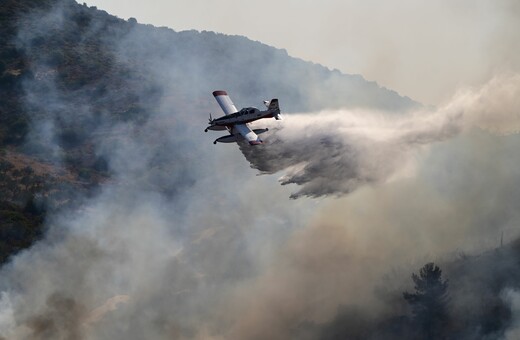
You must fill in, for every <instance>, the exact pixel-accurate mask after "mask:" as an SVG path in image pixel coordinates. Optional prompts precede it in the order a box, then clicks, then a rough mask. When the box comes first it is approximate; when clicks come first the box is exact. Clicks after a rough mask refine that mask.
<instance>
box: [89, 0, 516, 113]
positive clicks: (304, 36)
mask: <svg viewBox="0 0 520 340" xmlns="http://www.w3.org/2000/svg"><path fill="white" fill-rule="evenodd" d="M80 2H81V1H80ZM87 4H88V5H91V6H97V7H98V8H100V9H104V10H106V11H107V12H109V13H111V14H114V15H117V16H119V17H121V18H124V19H128V18H129V17H135V18H136V19H137V20H138V22H140V23H147V24H153V25H156V26H167V27H170V28H173V29H174V30H176V31H181V30H188V29H195V30H199V31H202V30H208V31H216V32H221V33H226V34H236V35H244V36H247V37H249V38H250V39H253V40H258V41H261V42H263V43H266V44H268V45H272V46H275V47H278V48H284V49H286V50H287V51H288V53H289V54H290V55H291V56H294V57H298V58H302V59H304V60H309V61H313V62H316V63H320V64H323V65H325V66H327V67H329V68H331V69H333V68H336V69H339V70H340V71H342V72H344V73H350V74H361V75H363V76H364V77H365V78H366V79H368V80H375V81H377V82H378V83H379V84H380V85H383V86H386V87H388V88H391V89H393V90H396V91H398V92H399V93H400V94H403V95H407V96H410V97H412V98H413V99H416V100H418V101H421V102H423V103H425V104H439V103H441V102H443V101H445V100H447V99H449V98H450V97H451V96H452V95H453V93H454V92H455V90H456V89H457V88H458V87H460V86H466V85H480V84H482V83H483V82H485V81H486V80H488V79H489V78H490V77H492V76H493V75H494V74H496V73H501V72H508V71H511V70H513V71H515V72H516V71H518V70H520V61H519V59H520V58H518V57H517V56H518V53H520V2H518V1H516V0H500V1H491V0H459V1H452V0H440V1H418V0H400V1H399V2H398V3H397V2H395V1H382V0H341V1H340V0H324V1H310V0H285V1H275V0H263V1H238V0H220V1H214V0H176V1H168V0H149V1H146V2H145V1H142V0H88V1H87Z"/></svg>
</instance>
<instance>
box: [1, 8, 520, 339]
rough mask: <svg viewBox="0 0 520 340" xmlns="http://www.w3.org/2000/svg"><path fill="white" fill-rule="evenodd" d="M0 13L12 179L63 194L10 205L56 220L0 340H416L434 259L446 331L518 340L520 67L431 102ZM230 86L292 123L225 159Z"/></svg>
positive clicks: (76, 23)
mask: <svg viewBox="0 0 520 340" xmlns="http://www.w3.org/2000/svg"><path fill="white" fill-rule="evenodd" d="M0 8H2V12H1V13H2V15H3V16H2V26H3V27H2V30H3V33H5V32H7V33H8V34H3V35H2V36H3V38H2V39H5V41H3V42H4V46H6V48H5V49H4V50H3V51H2V54H1V56H2V58H3V59H2V60H3V66H2V68H3V69H2V70H1V71H2V72H3V75H2V78H1V86H2V89H3V90H4V92H3V93H6V94H8V95H9V96H6V97H4V98H1V99H2V101H1V102H0V103H1V105H2V106H1V109H2V116H3V117H2V120H1V122H2V129H1V130H0V132H1V137H2V143H3V144H2V150H3V152H2V154H1V155H0V157H1V159H2V161H3V162H4V163H9V164H12V167H11V168H6V169H7V170H5V171H4V170H2V171H4V172H2V174H3V176H4V177H3V180H4V181H5V182H7V180H8V179H14V180H16V179H19V180H20V183H21V184H20V186H21V187H22V188H28V187H29V184H24V183H25V182H23V181H22V179H23V180H24V181H29V180H31V179H32V178H33V177H31V176H25V177H23V176H22V175H17V174H16V173H14V172H15V171H16V170H20V169H21V168H22V167H23V166H27V165H28V166H30V167H31V168H32V169H33V170H32V171H33V172H34V173H35V176H36V175H37V176H43V178H44V179H45V180H46V181H47V182H46V183H49V184H48V186H46V185H43V184H42V185H38V186H36V189H35V190H34V192H31V195H29V196H28V197H25V196H24V195H22V194H21V193H19V191H20V190H18V191H16V190H11V191H9V190H7V189H6V190H5V192H6V193H8V194H9V195H11V196H9V197H10V199H9V202H8V203H9V205H7V203H6V205H5V206H6V207H7V206H9V207H11V206H16V205H20V206H23V207H24V209H25V210H24V211H29V212H31V211H33V210H37V211H38V212H39V213H41V214H43V215H42V216H43V217H42V218H43V219H44V222H43V224H42V225H43V231H42V235H41V236H40V237H38V238H37V240H35V241H34V242H33V243H32V245H31V246H30V247H26V248H25V249H23V250H21V249H18V250H17V251H16V252H13V253H12V254H11V256H10V257H9V258H8V260H7V261H6V262H5V263H4V264H3V265H2V267H1V271H0V292H1V293H0V337H1V336H3V337H4V338H6V339H171V338H173V339H188V338H189V339H192V338H195V339H208V338H209V339H212V338H213V339H265V338H269V339H288V338H300V339H306V338H307V339H328V338H351V339H356V338H359V339H361V338H363V339H366V338H371V339H392V338H396V339H397V338H400V339H401V338H407V337H408V338H411V337H413V336H417V334H416V333H414V332H415V331H417V330H414V328H416V327H415V326H416V325H415V324H414V319H413V318H412V317H411V310H410V306H408V305H407V302H406V301H405V300H404V299H403V295H402V293H403V292H404V291H411V290H413V282H412V280H411V279H410V275H411V274H412V272H417V271H418V270H419V268H420V267H421V266H422V265H423V264H425V263H427V262H431V261H434V262H435V263H437V264H438V265H439V266H440V267H441V268H442V269H443V276H444V278H447V279H449V294H450V302H449V305H448V306H449V312H448V319H447V320H448V321H446V323H444V324H442V331H441V332H440V333H439V334H442V336H443V337H445V338H457V339H475V338H482V339H514V338H515V335H516V334H518V332H519V331H518V329H519V326H518V320H519V314H518V313H519V302H518V286H519V283H520V278H519V277H518V274H517V272H518V263H519V262H518V256H519V251H520V247H519V245H518V241H515V240H517V238H518V236H519V233H518V227H517V226H518V223H519V222H520V216H519V213H518V211H519V210H518V202H520V189H519V186H518V185H517V183H518V180H519V178H520V171H519V170H518V166H517V164H518V162H519V161H520V159H519V156H520V155H519V153H518V146H519V145H520V139H519V138H520V137H519V136H518V135H517V133H516V132H517V131H518V127H519V123H520V118H519V115H518V107H519V105H518V104H520V103H519V99H518V98H520V96H519V94H520V93H519V92H520V78H519V76H518V74H514V73H507V74H497V75H496V76H495V77H493V78H491V79H490V80H489V81H488V82H487V83H485V84H482V86H480V87H478V88H477V87H476V88H466V89H461V90H460V91H459V92H457V93H454V94H453V98H452V100H450V101H449V102H447V103H444V104H442V105H439V106H438V107H437V108H430V107H423V106H421V105H420V104H418V103H416V102H414V101H413V100H411V99H409V98H406V97H401V96H399V95H398V94H396V93H395V92H392V91H390V90H387V89H384V88H381V87H379V86H378V85H377V84H375V83H371V82H367V81H365V80H364V79H363V78H362V77H361V76H350V75H344V74H341V73H339V72H338V71H330V70H328V69H327V68H325V67H323V66H320V65H315V64H312V63H309V62H304V61H302V60H299V59H295V58H292V57H289V56H287V54H286V53H285V52H284V51H282V50H277V49H274V48H271V47H268V46H266V45H263V44H261V43H258V42H252V41H250V40H248V39H246V38H243V37H234V36H224V35H220V34H215V33H212V32H201V33H199V32H195V31H189V32H174V31H172V30H169V29H166V28H155V27H152V26H145V25H140V24H137V23H136V22H134V21H132V20H129V21H124V20H121V19H118V18H115V17H112V16H110V15H108V14H107V13H105V12H103V11H99V10H97V9H95V8H89V7H87V6H85V5H79V4H76V3H75V2H73V1H43V2H38V1H29V0H27V1H7V2H5V3H4V4H0ZM8 17H9V18H10V19H9V20H7V19H5V18H8ZM6 37H9V39H8V38H6ZM215 89H226V90H227V91H228V92H229V93H230V95H231V96H232V98H233V100H234V101H235V103H236V104H237V106H240V107H241V106H249V105H255V103H258V104H261V102H262V100H264V99H270V98H273V97H278V98H279V100H280V105H281V109H282V113H283V114H284V118H285V119H284V120H283V121H281V122H275V121H273V122H270V121H265V122H264V121H261V122H256V123H255V124H256V125H258V126H259V127H269V128H270V131H269V132H268V133H266V134H265V138H264V139H265V140H266V144H265V145H262V146H260V147H254V148H253V147H246V146H239V147H237V146H235V145H217V146H214V145H213V144H212V141H213V139H214V138H216V134H215V133H207V134H205V133H204V132H203V130H204V127H205V125H204V124H205V123H206V119H207V115H208V113H209V112H213V114H214V116H216V115H219V114H218V112H220V111H219V110H220V108H219V107H218V105H217V103H216V102H214V99H213V98H212V96H211V92H212V91H213V90H215ZM20 117H22V118H23V119H22V120H23V122H25V123H24V124H25V125H23V123H20V121H19V120H20V119H21V118H20ZM20 124H21V125H20ZM20 126H21V127H20ZM241 151H242V152H241ZM244 156H245V157H244ZM45 176H47V177H45ZM280 182H281V183H282V184H286V185H280ZM5 187H6V188H7V185H6V186H5ZM5 195H7V194H5ZM5 197H7V196H5ZM11 197H12V198H11ZM291 198H293V199H291ZM294 198H298V199H294ZM29 199H30V202H31V205H28V204H27V203H26V202H27V201H28V200H29ZM5 200H6V201H7V198H6V199H5ZM28 207H29V208H31V209H32V210H30V209H29V208H28ZM2 209H3V210H4V209H7V208H2ZM42 211H43V212H44V213H42ZM12 214H13V213H12V212H11V215H8V214H7V213H3V215H2V216H3V218H7V217H6V216H13V215H12ZM28 214H29V213H28ZM34 214H36V213H34ZM27 216H32V215H30V214H29V215H27ZM20 219H21V218H20ZM6 225H7V224H6ZM13 225H16V224H13ZM3 235H6V236H4V238H6V239H7V241H10V242H14V240H16V237H20V236H19V234H16V233H15V234H14V236H11V234H7V233H6V232H3ZM22 236H23V235H22ZM6 243H7V242H6ZM501 243H503V244H502V246H501Z"/></svg>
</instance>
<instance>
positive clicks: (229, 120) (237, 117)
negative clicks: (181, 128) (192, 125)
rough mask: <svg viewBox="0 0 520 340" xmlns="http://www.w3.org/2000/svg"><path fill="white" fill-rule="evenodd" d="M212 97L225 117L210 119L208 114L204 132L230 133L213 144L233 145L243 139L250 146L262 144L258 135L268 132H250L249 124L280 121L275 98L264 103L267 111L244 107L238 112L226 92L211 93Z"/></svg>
mask: <svg viewBox="0 0 520 340" xmlns="http://www.w3.org/2000/svg"><path fill="white" fill-rule="evenodd" d="M213 96H214V97H215V99H216V100H217V102H218V103H219V105H220V107H221V108H222V110H223V111H224V113H225V114H226V115H225V116H222V117H220V118H216V119H212V118H211V114H210V115H209V126H208V127H207V128H206V130H204V132H208V130H213V131H221V130H227V131H229V133H230V134H229V135H227V136H223V137H220V138H217V139H215V141H214V142H213V144H217V142H218V143H233V142H238V141H239V140H240V139H245V140H246V141H247V142H249V144H250V145H258V144H262V143H263V141H262V140H261V139H260V137H258V135H259V134H261V133H264V132H266V131H268V129H254V130H251V129H250V127H249V123H250V122H252V121H255V120H258V119H262V118H274V119H276V120H280V119H282V117H281V116H280V108H279V107H278V99H276V98H275V99H271V100H270V101H267V100H265V101H264V104H265V106H266V107H267V111H260V110H258V109H257V108H255V107H246V108H243V109H242V110H240V111H238V110H237V108H236V107H235V104H233V102H232V101H231V98H229V96H228V94H227V92H226V91H222V90H219V91H213Z"/></svg>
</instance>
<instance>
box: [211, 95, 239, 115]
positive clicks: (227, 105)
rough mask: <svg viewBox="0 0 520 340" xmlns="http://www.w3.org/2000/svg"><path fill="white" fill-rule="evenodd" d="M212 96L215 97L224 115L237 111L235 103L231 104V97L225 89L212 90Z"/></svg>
mask: <svg viewBox="0 0 520 340" xmlns="http://www.w3.org/2000/svg"><path fill="white" fill-rule="evenodd" d="M213 96H214V97H215V99H216V100H217V102H218V104H219V105H220V107H221V108H222V111H224V113H225V114H226V115H230V114H232V113H235V112H237V111H238V110H237V108H236V107H235V104H233V102H232V101H231V98H229V96H228V94H227V92H226V91H222V90H219V91H213Z"/></svg>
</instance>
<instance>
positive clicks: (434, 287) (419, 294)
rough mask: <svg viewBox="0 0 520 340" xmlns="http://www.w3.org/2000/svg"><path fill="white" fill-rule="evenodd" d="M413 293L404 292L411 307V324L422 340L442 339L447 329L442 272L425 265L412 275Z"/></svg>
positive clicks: (446, 296) (434, 266)
mask: <svg viewBox="0 0 520 340" xmlns="http://www.w3.org/2000/svg"><path fill="white" fill-rule="evenodd" d="M412 280H413V282H414V283H415V287H414V288H415V292H414V293H408V292H404V293H403V297H404V299H405V300H406V301H407V302H408V303H409V304H410V306H411V307H412V313H413V324H414V326H415V329H416V330H417V331H418V332H419V333H420V338H422V339H443V338H444V334H445V331H444V330H445V329H446V328H447V322H448V313H447V304H448V300H449V298H448V280H445V281H442V270H441V269H440V268H439V267H437V266H436V265H434V264H433V263H431V262H430V263H427V264H425V265H424V267H422V268H421V269H420V271H419V275H416V274H415V273H414V274H412Z"/></svg>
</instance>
